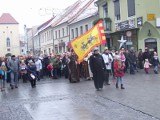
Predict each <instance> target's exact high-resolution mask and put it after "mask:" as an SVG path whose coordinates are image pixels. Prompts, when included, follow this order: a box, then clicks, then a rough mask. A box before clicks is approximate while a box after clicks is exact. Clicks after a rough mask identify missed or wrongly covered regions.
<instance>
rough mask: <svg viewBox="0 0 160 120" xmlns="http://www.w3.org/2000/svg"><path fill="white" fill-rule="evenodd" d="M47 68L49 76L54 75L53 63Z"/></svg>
mask: <svg viewBox="0 0 160 120" xmlns="http://www.w3.org/2000/svg"><path fill="white" fill-rule="evenodd" d="M47 70H48V72H49V77H53V65H52V63H50V64H48V66H47Z"/></svg>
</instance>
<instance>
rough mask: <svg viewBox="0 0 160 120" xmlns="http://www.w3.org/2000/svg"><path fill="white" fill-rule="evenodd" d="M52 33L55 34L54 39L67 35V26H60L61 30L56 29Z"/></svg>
mask: <svg viewBox="0 0 160 120" xmlns="http://www.w3.org/2000/svg"><path fill="white" fill-rule="evenodd" d="M54 35H55V37H54V39H57V38H61V37H65V36H67V35H68V27H66V28H62V32H61V30H56V31H55V34H54Z"/></svg>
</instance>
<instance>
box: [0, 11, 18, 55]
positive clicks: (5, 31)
mask: <svg viewBox="0 0 160 120" xmlns="http://www.w3.org/2000/svg"><path fill="white" fill-rule="evenodd" d="M0 48H1V51H0V56H5V55H6V54H8V53H11V54H12V55H20V40H19V23H18V22H17V21H16V20H15V19H14V18H13V17H12V16H11V15H10V14H9V13H4V14H2V16H1V17H0Z"/></svg>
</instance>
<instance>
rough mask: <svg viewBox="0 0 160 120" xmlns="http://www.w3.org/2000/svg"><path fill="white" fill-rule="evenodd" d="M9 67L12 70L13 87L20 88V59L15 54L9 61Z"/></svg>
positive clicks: (11, 84)
mask: <svg viewBox="0 0 160 120" xmlns="http://www.w3.org/2000/svg"><path fill="white" fill-rule="evenodd" d="M8 68H9V69H10V70H11V72H10V76H11V83H10V86H11V89H14V87H15V88H18V76H19V60H18V59H17V58H16V56H15V55H12V56H11V60H9V61H8Z"/></svg>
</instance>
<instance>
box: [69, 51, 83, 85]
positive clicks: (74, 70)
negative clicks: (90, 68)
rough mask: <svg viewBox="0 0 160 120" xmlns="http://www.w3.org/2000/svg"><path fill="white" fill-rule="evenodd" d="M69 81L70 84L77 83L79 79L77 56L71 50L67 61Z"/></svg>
mask: <svg viewBox="0 0 160 120" xmlns="http://www.w3.org/2000/svg"><path fill="white" fill-rule="evenodd" d="M68 70H69V81H70V83H77V82H79V81H80V78H79V64H78V62H77V55H76V54H75V52H74V51H73V50H72V51H71V55H70V56H69V59H68Z"/></svg>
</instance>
